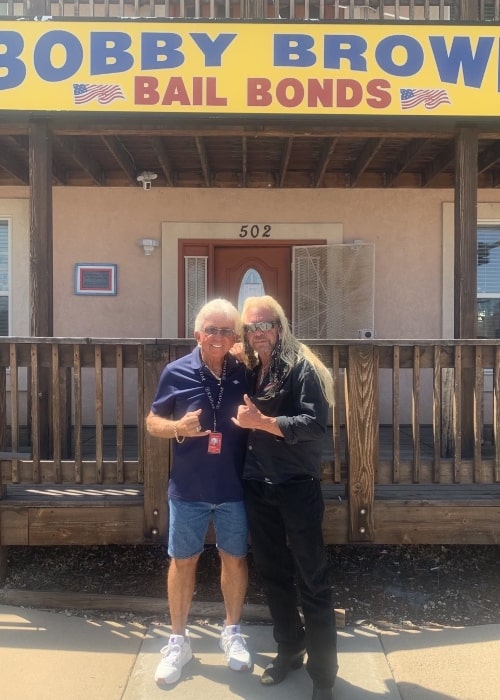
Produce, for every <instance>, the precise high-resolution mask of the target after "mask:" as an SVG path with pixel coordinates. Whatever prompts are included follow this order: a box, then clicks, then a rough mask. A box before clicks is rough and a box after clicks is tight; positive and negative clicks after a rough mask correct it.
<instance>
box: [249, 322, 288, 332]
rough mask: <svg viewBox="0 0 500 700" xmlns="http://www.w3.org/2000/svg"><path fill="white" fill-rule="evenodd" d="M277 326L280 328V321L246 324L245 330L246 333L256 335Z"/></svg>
mask: <svg viewBox="0 0 500 700" xmlns="http://www.w3.org/2000/svg"><path fill="white" fill-rule="evenodd" d="M276 326H279V323H278V321H258V322H257V323H246V324H245V325H244V326H243V328H244V330H245V332H246V333H256V332H257V331H260V332H261V333H264V332H265V331H270V330H271V329H272V328H275V327H276Z"/></svg>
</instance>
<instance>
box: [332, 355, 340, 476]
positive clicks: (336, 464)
mask: <svg viewBox="0 0 500 700" xmlns="http://www.w3.org/2000/svg"><path fill="white" fill-rule="evenodd" d="M332 370H333V398H334V403H333V480H334V482H335V483H337V484H339V483H341V481H342V452H341V449H340V447H341V445H340V413H341V402H340V358H339V349H338V347H334V348H333V349H332Z"/></svg>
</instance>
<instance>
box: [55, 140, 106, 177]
mask: <svg viewBox="0 0 500 700" xmlns="http://www.w3.org/2000/svg"><path fill="white" fill-rule="evenodd" d="M54 140H55V141H56V142H57V144H58V146H59V147H60V148H62V149H63V150H64V151H67V152H68V153H69V154H70V155H71V157H72V158H73V160H74V161H75V162H76V163H78V165H79V166H80V167H81V168H82V169H83V170H84V171H85V172H86V173H87V175H89V177H90V178H91V179H92V180H93V181H94V182H95V184H96V185H100V186H102V185H104V184H105V182H106V176H105V173H104V171H103V169H102V168H101V166H100V165H99V163H97V161H95V160H94V159H93V158H92V157H91V156H90V155H89V154H88V151H87V150H86V149H85V148H84V147H83V146H82V145H81V143H80V142H79V141H78V139H76V138H69V137H67V136H63V137H61V136H57V137H55V138H54Z"/></svg>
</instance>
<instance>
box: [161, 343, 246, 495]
mask: <svg viewBox="0 0 500 700" xmlns="http://www.w3.org/2000/svg"><path fill="white" fill-rule="evenodd" d="M200 372H203V376H204V379H205V382H204V383H203V382H202V380H201V376H200ZM246 377H247V374H246V372H245V366H244V364H243V363H241V362H239V361H238V360H236V358H234V357H233V356H232V355H227V369H226V379H225V381H224V382H223V387H224V392H223V394H222V400H221V404H220V407H219V408H218V409H217V410H216V411H215V417H216V425H217V432H219V433H222V449H221V452H220V454H209V453H208V451H207V450H208V436H207V435H204V436H202V437H197V438H190V437H186V439H185V440H184V442H182V443H180V444H179V443H178V442H177V441H176V440H175V439H173V440H172V445H173V464H172V469H171V473H170V480H169V486H168V495H169V496H170V497H171V498H180V499H182V500H185V501H205V502H207V503H224V502H226V501H241V500H243V488H242V482H241V477H242V473H243V464H244V460H245V450H246V442H247V435H248V431H247V430H243V429H242V428H238V426H236V425H234V423H233V422H232V421H231V417H236V412H237V408H238V406H239V404H241V403H243V394H245V393H248V385H247V378H246ZM205 386H206V387H207V388H208V389H209V390H210V392H211V395H212V397H213V403H214V405H216V404H217V397H218V395H219V381H218V380H217V379H216V378H215V377H214V375H213V374H211V372H210V371H209V370H208V369H207V368H206V367H204V366H203V364H202V361H201V355H200V350H199V348H198V347H196V348H195V349H194V350H193V352H192V353H191V354H190V355H186V356H185V357H181V358H180V359H178V360H175V361H174V362H171V363H169V364H168V365H166V367H165V368H164V370H163V372H162V374H161V377H160V381H159V382H158V388H157V390H156V396H155V399H154V401H153V405H152V406H151V410H152V412H153V413H155V414H156V415H158V416H162V417H163V418H170V419H173V420H179V419H180V418H182V417H183V416H184V414H185V413H187V412H188V411H196V410H197V409H199V408H201V409H202V412H201V414H200V425H201V428H202V430H213V429H214V425H213V422H214V410H213V408H212V406H211V405H210V400H209V398H208V396H207V393H206V391H205V388H204V387H205Z"/></svg>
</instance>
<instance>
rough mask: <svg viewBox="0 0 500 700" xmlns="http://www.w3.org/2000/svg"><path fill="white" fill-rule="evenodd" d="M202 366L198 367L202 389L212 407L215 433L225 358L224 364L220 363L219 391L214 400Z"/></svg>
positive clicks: (222, 389) (222, 390)
mask: <svg viewBox="0 0 500 700" xmlns="http://www.w3.org/2000/svg"><path fill="white" fill-rule="evenodd" d="M203 367H206V365H203ZM203 367H201V368H200V377H201V383H202V385H203V389H204V390H205V394H206V395H207V399H208V402H209V404H210V406H211V407H212V411H213V414H214V433H215V432H217V411H218V410H219V408H220V405H221V402H222V395H223V393H224V387H223V383H224V382H225V380H226V369H227V360H224V364H223V365H222V374H221V377H220V379H219V380H218V381H219V391H218V394H217V399H216V401H214V397H213V396H212V391H211V389H210V387H209V386H208V384H207V378H206V377H205V373H204V372H203ZM207 369H208V368H207ZM209 371H210V370H209ZM211 374H213V373H212V372H211ZM214 376H215V375H214Z"/></svg>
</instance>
